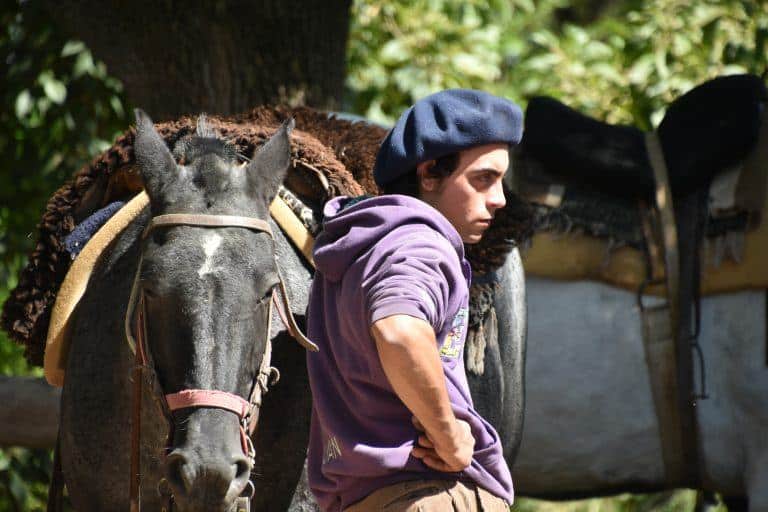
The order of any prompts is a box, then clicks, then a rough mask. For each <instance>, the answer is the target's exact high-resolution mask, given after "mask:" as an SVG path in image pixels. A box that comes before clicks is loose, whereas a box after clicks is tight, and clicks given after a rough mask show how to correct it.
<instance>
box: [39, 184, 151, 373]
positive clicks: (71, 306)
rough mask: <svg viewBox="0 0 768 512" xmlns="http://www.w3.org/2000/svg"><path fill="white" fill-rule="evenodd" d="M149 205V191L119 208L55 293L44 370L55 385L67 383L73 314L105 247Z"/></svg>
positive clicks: (96, 235)
mask: <svg viewBox="0 0 768 512" xmlns="http://www.w3.org/2000/svg"><path fill="white" fill-rule="evenodd" d="M148 204H149V197H148V196H147V194H146V192H141V193H140V194H138V195H137V196H136V197H134V198H133V199H131V201H129V202H128V204H126V205H125V206H123V207H122V208H121V209H120V211H118V212H117V213H116V214H115V215H113V216H112V218H110V219H109V220H108V221H107V222H106V223H105V224H104V225H103V226H102V227H101V228H100V229H99V230H98V231H97V232H96V234H95V235H93V237H92V238H91V239H90V240H89V241H88V243H87V244H85V247H83V250H82V251H81V252H80V254H79V255H78V256H77V258H76V259H75V261H74V262H72V266H71V267H70V268H69V271H68V272H67V275H66V277H65V278H64V282H63V283H61V287H60V288H59V292H58V294H57V295H56V303H55V304H54V306H53V311H52V312H51V322H50V323H49V324H48V337H47V338H46V341H45V358H44V359H43V370H44V372H45V378H46V380H47V381H48V383H49V384H51V385H52V386H63V385H64V372H65V371H66V367H67V354H68V353H69V340H70V335H71V330H72V323H73V322H72V321H73V317H72V313H73V312H74V310H75V308H76V307H77V304H78V303H79V302H80V299H81V298H82V297H83V294H84V293H85V290H86V288H87V287H88V282H89V281H90V279H91V274H92V273H93V270H94V269H95V268H96V265H97V264H98V262H99V258H100V257H101V255H102V253H103V252H104V250H105V249H106V248H107V247H108V246H109V245H110V244H111V243H112V242H113V241H114V240H115V238H117V237H118V235H119V234H120V233H122V231H123V230H124V229H125V228H126V227H127V226H128V225H129V224H130V223H131V222H132V221H133V219H135V218H136V217H137V216H138V215H139V213H141V211H142V210H143V209H144V207H145V206H147V205H148Z"/></svg>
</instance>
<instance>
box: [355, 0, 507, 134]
mask: <svg viewBox="0 0 768 512" xmlns="http://www.w3.org/2000/svg"><path fill="white" fill-rule="evenodd" d="M511 14H512V9H511V5H510V4H509V3H508V2H507V1H506V0H487V1H474V2H466V1H464V0H416V1H411V0H397V1H370V2H363V1H358V2H355V3H354V5H353V7H352V26H351V29H350V44H349V50H348V78H347V84H348V87H349V89H350V90H351V92H352V104H351V105H350V106H349V108H351V109H352V110H353V111H354V112H356V113H359V114H361V115H364V116H366V117H368V118H370V119H372V120H374V121H379V122H392V121H393V120H394V119H395V118H396V117H397V116H398V115H399V113H400V112H401V111H402V109H403V108H404V107H406V106H407V105H409V104H411V103H412V102H413V100H414V99H415V98H420V97H422V96H426V95H427V94H430V93H432V92H436V91H438V90H440V89H445V88H448V87H476V88H487V86H488V84H491V83H494V82H495V81H497V80H498V79H499V78H500V77H501V74H502V57H503V56H502V54H501V53H500V52H499V47H500V44H501V41H502V35H503V34H502V29H503V26H504V24H505V23H509V21H510V18H511Z"/></svg>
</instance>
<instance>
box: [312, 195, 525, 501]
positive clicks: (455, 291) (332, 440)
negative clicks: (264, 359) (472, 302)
mask: <svg viewBox="0 0 768 512" xmlns="http://www.w3.org/2000/svg"><path fill="white" fill-rule="evenodd" d="M347 201H349V198H344V197H340V198H336V199H333V200H331V201H329V202H328V204H326V206H325V211H324V213H325V221H324V224H323V231H322V232H321V234H320V235H319V236H318V238H317V241H316V245H315V250H314V259H315V264H316V266H317V273H316V274H315V278H314V281H313V283H312V289H311V291H310V298H309V307H308V324H307V330H308V335H309V337H310V339H312V340H313V341H314V342H315V343H317V344H318V346H319V347H320V351H319V352H316V353H312V352H310V353H308V355H307V366H308V370H309V380H310V385H311V387H312V396H313V408H312V423H311V429H310V441H309V453H308V475H309V485H310V487H311V489H312V491H313V493H314V494H315V497H316V498H317V501H318V503H319V505H320V507H321V508H322V509H323V510H325V511H338V510H342V509H344V508H346V507H348V506H350V505H352V504H353V503H355V502H357V501H359V500H361V499H363V498H365V497H366V496H367V495H368V494H370V493H371V492H373V491H375V490H377V489H380V488H382V487H385V486H387V485H391V484H394V483H397V482H401V481H404V480H433V479H453V480H463V481H469V482H474V483H476V484H477V485H479V486H481V487H483V488H485V489H487V490H488V491H489V492H491V493H492V494H495V495H497V496H499V497H501V498H503V499H505V500H506V501H507V502H508V503H512V499H513V490H512V478H511V476H510V473H509V468H508V467H507V464H506V462H505V460H504V457H503V454H502V448H501V442H500V440H499V436H498V434H497V433H496V431H495V430H494V428H493V427H492V426H491V425H490V424H489V423H488V422H487V421H485V420H484V419H483V418H481V417H480V415H479V414H478V413H477V412H476V411H475V409H474V407H473V405H472V398H471V397H470V394H469V387H468V385H467V378H466V374H465V372H464V362H463V353H464V350H463V348H464V340H465V338H466V334H467V333H466V328H467V320H468V303H469V291H468V290H469V283H470V279H471V277H470V266H469V263H468V262H467V261H466V260H465V259H464V246H463V244H462V241H461V238H460V237H459V234H458V233H457V232H456V230H455V229H454V227H453V226H452V225H451V224H450V223H449V222H448V220H447V219H446V218H445V217H444V216H443V215H442V214H441V213H440V212H438V211H437V210H435V209H434V208H432V207H431V206H429V205H428V204H426V203H424V202H422V201H420V200H418V199H414V198H411V197H407V196H401V195H384V196H379V197H375V198H370V199H365V200H363V201H360V202H358V203H356V204H353V205H351V206H349V207H347V208H344V205H345V203H346V202H347ZM396 314H404V315H410V316H413V317H416V318H420V319H423V320H425V321H426V322H429V324H430V325H432V327H433V328H434V330H435V334H436V339H437V343H438V349H439V352H440V356H441V360H442V364H443V371H444V372H445V380H446V386H447V389H448V397H449V399H450V401H451V405H452V408H453V412H454V414H455V416H456V417H457V418H458V419H462V420H464V421H466V422H468V423H469V425H470V427H471V429H472V435H473V436H474V438H475V452H474V456H473V458H472V463H471V464H470V466H469V467H468V468H467V469H465V470H464V471H462V472H460V473H442V472H439V471H436V470H433V469H431V468H429V467H427V466H426V465H424V463H422V462H421V461H420V460H419V459H416V458H414V457H413V456H411V454H410V453H411V449H412V447H413V445H414V442H415V441H416V438H417V437H418V435H419V432H418V431H417V430H416V429H415V428H414V426H413V424H412V422H411V418H412V413H411V412H410V411H409V410H408V409H407V408H406V406H405V405H404V404H403V402H402V401H401V400H400V398H399V397H398V396H397V395H396V394H395V392H394V390H393V389H392V386H391V385H390V384H389V381H388V380H387V377H386V375H385V374H384V370H383V368H382V366H381V362H380V360H379V355H378V352H377V350H376V342H375V340H374V339H373V337H372V336H371V334H370V326H371V324H372V323H373V322H375V321H377V320H379V319H381V318H385V317H387V316H391V315H396Z"/></svg>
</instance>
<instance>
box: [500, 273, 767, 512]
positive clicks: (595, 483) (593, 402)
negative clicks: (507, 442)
mask: <svg viewBox="0 0 768 512" xmlns="http://www.w3.org/2000/svg"><path fill="white" fill-rule="evenodd" d="M526 288H527V292H528V293H527V299H528V343H527V363H526V410H525V428H524V433H523V440H522V445H521V448H520V452H519V454H518V457H517V460H516V461H515V466H514V469H513V479H514V481H515V484H516V488H517V491H518V492H519V493H521V494H525V495H536V496H542V497H547V496H549V497H565V496H569V495H571V496H573V495H579V494H581V495H592V496H594V495H596V494H599V493H604V494H605V493H610V492H612V491H616V492H618V491H628V490H629V491H631V490H652V489H660V488H664V487H668V484H665V481H664V466H663V459H662V454H661V443H660V440H659V430H658V422H657V419H656V414H655V410H654V404H653V398H652V396H651V385H650V379H649V375H648V370H647V368H646V363H645V354H644V348H643V340H642V332H641V322H640V313H639V308H638V306H637V302H636V296H635V294H634V293H631V292H628V291H626V290H622V289H617V288H613V287H610V286H606V285H603V284H600V283H595V282H586V281H581V282H563V281H552V280H547V279H543V278H537V277H530V276H529V277H528V280H527V283H526ZM653 300H658V299H654V298H646V304H649V303H652V301H653ZM701 306H702V314H701V334H700V337H699V343H700V345H701V348H702V350H703V354H704V361H705V368H706V370H705V371H706V379H707V392H708V394H709V398H708V399H706V400H700V401H699V402H698V406H697V411H698V415H697V419H698V425H699V436H700V437H699V440H700V443H699V446H700V449H701V453H702V458H703V468H702V474H703V478H704V481H703V486H704V488H705V489H709V490H713V491H718V492H720V493H723V494H724V495H742V496H743V495H746V496H748V498H749V502H750V507H749V508H750V510H752V511H754V510H768V362H767V361H766V294H765V291H743V292H739V293H730V294H722V295H716V296H708V297H704V298H703V299H702V303H701ZM694 366H695V368H696V378H695V387H696V389H697V391H700V389H699V387H700V386H699V384H700V379H699V374H698V364H697V363H696V362H695V364H694Z"/></svg>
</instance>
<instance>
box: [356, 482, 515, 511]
mask: <svg viewBox="0 0 768 512" xmlns="http://www.w3.org/2000/svg"><path fill="white" fill-rule="evenodd" d="M345 512H509V505H507V503H506V502H505V501H504V500H503V499H501V498H499V497H498V496H494V495H493V494H491V493H489V492H488V491H486V490H485V489H483V488H482V487H478V486H476V485H474V484H471V483H464V482H457V481H450V480H411V481H408V482H400V483H397V484H394V485H390V486H387V487H383V488H381V489H379V490H377V491H374V492H372V493H371V494H369V495H368V496H366V497H365V498H363V499H362V500H361V501H358V502H357V503H355V504H353V505H352V506H350V507H348V508H346V509H345Z"/></svg>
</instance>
